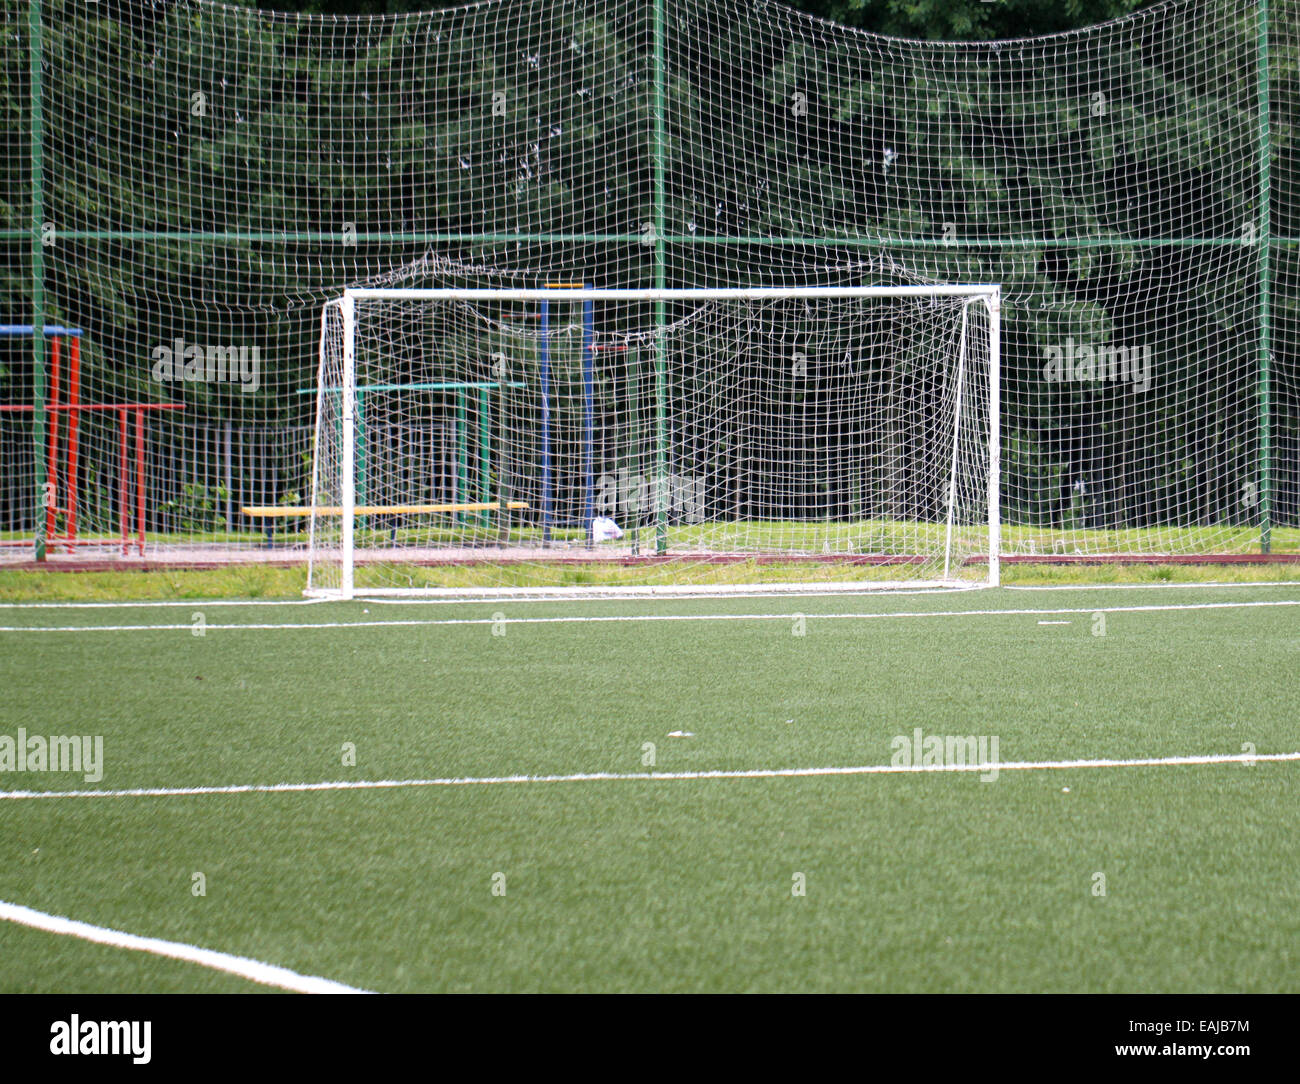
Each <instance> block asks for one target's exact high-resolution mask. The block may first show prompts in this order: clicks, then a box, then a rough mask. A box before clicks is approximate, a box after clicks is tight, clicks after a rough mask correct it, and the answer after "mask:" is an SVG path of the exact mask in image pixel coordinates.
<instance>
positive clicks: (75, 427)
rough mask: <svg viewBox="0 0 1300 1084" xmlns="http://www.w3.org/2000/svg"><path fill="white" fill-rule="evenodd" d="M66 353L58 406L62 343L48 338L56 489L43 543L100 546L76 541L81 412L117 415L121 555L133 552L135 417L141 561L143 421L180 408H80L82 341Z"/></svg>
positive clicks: (50, 475) (18, 409)
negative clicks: (63, 420)
mask: <svg viewBox="0 0 1300 1084" xmlns="http://www.w3.org/2000/svg"><path fill="white" fill-rule="evenodd" d="M67 338H68V340H69V342H68V350H67V359H68V372H67V385H68V401H67V402H66V403H60V402H59V392H60V390H61V389H60V383H61V379H62V376H63V373H62V360H63V339H64V336H62V335H53V336H51V337H50V370H49V372H50V384H49V387H50V395H49V401H48V402H47V404H46V407H45V409H46V412H47V414H48V419H49V424H48V426H47V431H48V440H47V442H46V448H47V456H48V462H47V468H46V474H45V478H46V482H47V483H48V484H50V485H52V486H53V487H54V493H55V499H54V500H52V501H50V502H49V503H48V504H47V505H46V508H45V539H46V544H47V545H48V546H50V547H51V548H53V547H56V546H66V547H68V548H69V549H71V548H72V547H73V546H93V545H100V544H101V543H100V542H99V541H98V540H96V539H86V538H78V537H77V482H78V478H77V468H78V466H79V462H78V460H79V453H80V432H79V429H80V426H81V414H82V411H107V410H115V411H117V417H118V443H119V452H120V454H119V457H118V480H119V486H120V489H119V496H118V527H119V531H120V533H121V540H122V554H123V555H124V556H125V555H126V554H127V553H129V552H130V549H131V532H130V525H129V519H130V507H131V503H132V502H131V471H130V465H129V462H128V461H129V454H128V448H129V442H128V439H127V438H128V428H129V426H128V415H134V417H135V502H134V503H135V533H136V547H137V550H138V552H139V554H140V556H141V557H143V556H144V506H145V485H144V416H145V413H146V412H147V411H152V410H184V409H185V404H184V403H83V402H82V401H81V337H80V336H79V335H70V336H67ZM35 409H36V408H35V407H34V406H32V405H30V404H27V405H8V406H6V405H0V413H12V414H26V413H31V412H33V411H35ZM65 412H66V413H67V415H68V420H67V424H66V425H64V426H62V427H60V424H59V415H60V414H62V413H65ZM61 428H62V437H63V439H62V445H63V451H64V456H63V458H62V460H60V456H59V451H60V429H61ZM60 465H62V466H63V468H64V471H65V476H64V478H63V483H64V484H63V487H62V488H60V486H59V467H60ZM60 495H61V496H62V497H63V499H64V501H65V503H66V507H62V508H61V507H59V498H60ZM59 513H62V514H63V516H64V529H63V533H62V534H58V533H57V531H58V517H59ZM2 545H21V546H30V545H31V543H30V542H28V541H21V542H4V541H0V546H2Z"/></svg>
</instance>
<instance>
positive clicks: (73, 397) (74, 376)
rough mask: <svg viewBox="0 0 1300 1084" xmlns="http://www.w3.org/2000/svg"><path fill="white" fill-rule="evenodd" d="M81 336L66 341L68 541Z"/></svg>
mask: <svg viewBox="0 0 1300 1084" xmlns="http://www.w3.org/2000/svg"><path fill="white" fill-rule="evenodd" d="M80 406H81V336H80V335H73V336H72V338H71V339H70V340H69V342H68V408H69V409H68V449H67V462H66V464H65V466H66V468H67V473H68V478H67V482H66V483H65V485H64V489H66V490H67V491H68V507H67V508H66V509H65V512H66V513H67V522H66V526H67V536H68V540H69V541H75V539H76V537H77V452H78V450H79V449H78V432H77V430H78V427H79V424H80V421H81V410H80V409H79V408H80Z"/></svg>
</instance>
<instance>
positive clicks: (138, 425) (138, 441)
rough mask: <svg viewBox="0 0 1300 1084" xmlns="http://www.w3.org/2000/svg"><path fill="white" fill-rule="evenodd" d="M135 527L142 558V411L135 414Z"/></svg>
mask: <svg viewBox="0 0 1300 1084" xmlns="http://www.w3.org/2000/svg"><path fill="white" fill-rule="evenodd" d="M135 525H136V530H137V531H138V532H139V535H140V556H141V557H143V556H144V411H143V410H137V411H136V412H135Z"/></svg>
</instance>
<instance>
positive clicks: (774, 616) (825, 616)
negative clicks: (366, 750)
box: [0, 599, 1300, 633]
mask: <svg viewBox="0 0 1300 1084" xmlns="http://www.w3.org/2000/svg"><path fill="white" fill-rule="evenodd" d="M1270 606H1300V599H1275V600H1271V601H1263V600H1260V601H1255V602H1187V603H1170V604H1168V605H1164V606H1158V605H1150V606H1084V607H1068V608H1066V607H1061V608H1054V609H1034V610H931V611H926V610H913V611H907V610H903V611H896V612H893V613H890V612H884V613H802V612H800V611H797V610H789V611H787V612H785V613H754V614H588V615H582V614H571V615H566V616H560V617H502V618H501V619H498V618H496V617H444V618H434V619H432V620H415V619H410V620H403V621H317V622H308V621H303V622H288V623H282V624H263V623H256V624H255V623H247V624H235V625H217V624H212V623H208V624H205V625H204V626H203V629H204V631H205V632H211V631H214V630H219V631H223V632H235V631H239V630H244V629H246V630H250V631H284V630H291V629H373V628H413V627H421V626H429V627H434V626H438V625H492V624H497V623H504V624H508V625H586V624H602V623H607V622H636V621H641V622H644V621H789V620H790V619H791V618H792V617H796V616H799V617H804V618H807V619H808V620H810V621H811V620H817V621H872V620H882V619H895V620H897V619H910V618H930V617H1035V616H1052V615H1062V614H1099V613H1105V614H1118V613H1161V612H1174V611H1179V610H1244V609H1259V608H1264V607H1270ZM195 627H196V626H194V625H192V624H189V623H185V624H180V625H31V626H23V625H9V626H0V632H16V633H22V632H174V631H180V630H190V631H192V630H193V629H194V628H195Z"/></svg>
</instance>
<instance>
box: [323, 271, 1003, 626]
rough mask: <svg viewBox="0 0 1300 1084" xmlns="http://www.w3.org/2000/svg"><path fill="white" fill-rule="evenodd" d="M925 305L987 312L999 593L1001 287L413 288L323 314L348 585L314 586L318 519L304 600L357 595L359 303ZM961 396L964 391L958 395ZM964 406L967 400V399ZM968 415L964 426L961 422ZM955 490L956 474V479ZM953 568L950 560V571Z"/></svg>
mask: <svg viewBox="0 0 1300 1084" xmlns="http://www.w3.org/2000/svg"><path fill="white" fill-rule="evenodd" d="M869 297H879V298H926V297H951V298H966V299H968V302H969V303H981V304H983V305H984V306H985V308H986V310H987V313H988V320H989V334H988V339H989V342H988V349H989V358H988V364H989V403H988V408H989V472H988V485H987V500H986V508H987V514H988V557H987V560H988V575H987V577H986V578H985V580H984V583H983V584H982V586H988V587H997V586H999V585H1000V583H1001V562H1000V560H999V555H1000V551H1001V522H1000V499H1001V488H1002V487H1001V418H1000V415H1001V365H1000V354H1001V300H1002V288H1001V286H1000V285H999V284H994V283H963V284H957V283H934V284H926V285H907V286H753V287H676V288H646V289H639V288H635V287H597V286H569V285H565V286H551V287H432V288H415V287H406V288H401V287H349V288H347V289H345V290H344V291H343V293H342V295H341V296H340V297H337V298H334V299H331V300H330V301H328V302H326V304H325V306H324V307H323V308H322V310H321V338H320V353H319V365H320V370H319V372H320V377H319V379H318V387H317V399H318V401H317V411H318V412H319V410H320V404H321V397H322V395H323V393H322V392H321V390H320V388H321V386H323V382H324V374H325V368H326V336H327V333H326V329H327V323H328V318H329V310H330V309H331V308H332V307H337V309H338V311H339V313H340V316H341V319H342V333H343V372H342V395H341V398H342V403H341V415H342V417H341V422H342V446H341V448H340V452H341V455H340V463H339V471H340V474H341V478H340V483H341V484H340V497H341V501H340V505H341V509H342V515H341V519H342V523H341V539H340V543H341V549H342V554H341V568H340V582H339V586H338V587H328V588H327V587H318V586H314V585H313V584H312V572H313V571H314V568H315V561H314V555H315V553H316V546H315V542H316V538H315V532H316V524H315V517H314V516H313V517H312V518H311V521H310V529H309V558H308V585H307V588H306V590H305V591H304V594H306V595H307V596H309V597H314V598H329V599H335V600H340V601H346V600H350V599H352V598H355V597H356V596H357V594H358V592H357V589H356V586H355V575H354V572H355V565H356V553H355V532H354V525H355V519H356V507H357V500H356V439H355V436H356V435H355V426H356V402H357V380H356V304H357V302H358V301H367V300H385V301H402V300H410V301H515V302H518V301H538V302H542V301H546V302H556V301H564V300H569V301H586V302H591V301H618V300H622V301H637V302H668V301H700V302H707V301H762V300H791V299H797V298H809V299H816V298H869ZM966 320H967V314H966V313H963V316H962V335H961V338H962V344H961V347H960V353H961V361H962V362H964V360H965V349H966ZM959 396H960V389H959ZM959 403H960V398H959ZM959 412H960V406H959V407H958V412H957V414H956V417H957V418H959V417H960V413H959ZM955 438H956V434H955V433H954V459H955V457H956V439H955ZM320 439H321V434H320V425H319V424H318V425H317V427H316V432H315V435H314V437H313V442H312V488H311V507H312V508H315V507H316V506H317V504H318V495H317V474H316V465H317V463H318V462H319V454H320ZM954 480H955V474H954ZM949 517H950V518H949V525H948V529H949V534H951V508H950V510H949ZM946 564H947V560H946V557H945V566H946ZM877 588H878V585H875V584H871V583H854V584H852V585H851V586H850V585H845V584H825V585H818V584H807V583H801V584H791V585H765V586H762V587H760V586H759V585H754V584H745V585H738V586H736V587H734V588H731V589H730V590H732V591H734V592H735V593H751V592H756V591H761V590H766V591H768V592H771V591H786V592H791V591H797V592H799V593H805V594H806V593H817V592H818V591H821V590H825V591H835V592H842V591H846V590H857V591H867V590H873V589H877ZM709 590H710V591H711V592H716V591H722V590H726V588H724V587H720V586H719V585H716V584H714V585H711V586H710V588H709ZM439 593H440V592H439V591H438V589H431V588H421V589H418V590H406V589H399V588H366V589H364V590H363V591H362V592H361V594H365V595H403V594H409V595H425V596H428V595H437V594H439ZM441 593H451V594H455V595H457V596H469V597H480V596H481V597H505V596H507V595H510V594H512V593H513V594H522V595H542V596H547V595H550V596H560V597H576V596H578V595H581V594H583V593H586V592H585V591H584V589H582V588H576V589H575V588H568V587H553V588H529V589H515V590H514V591H513V592H512V591H510V590H508V589H495V588H480V589H473V590H466V589H463V588H462V589H455V590H454V591H450V592H441ZM599 593H600V594H615V595H627V594H638V593H641V594H645V593H652V594H655V595H668V594H674V593H680V594H693V593H699V589H698V588H696V589H693V590H692V589H690V588H664V587H657V588H653V589H647V588H644V587H602V588H600V589H599Z"/></svg>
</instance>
